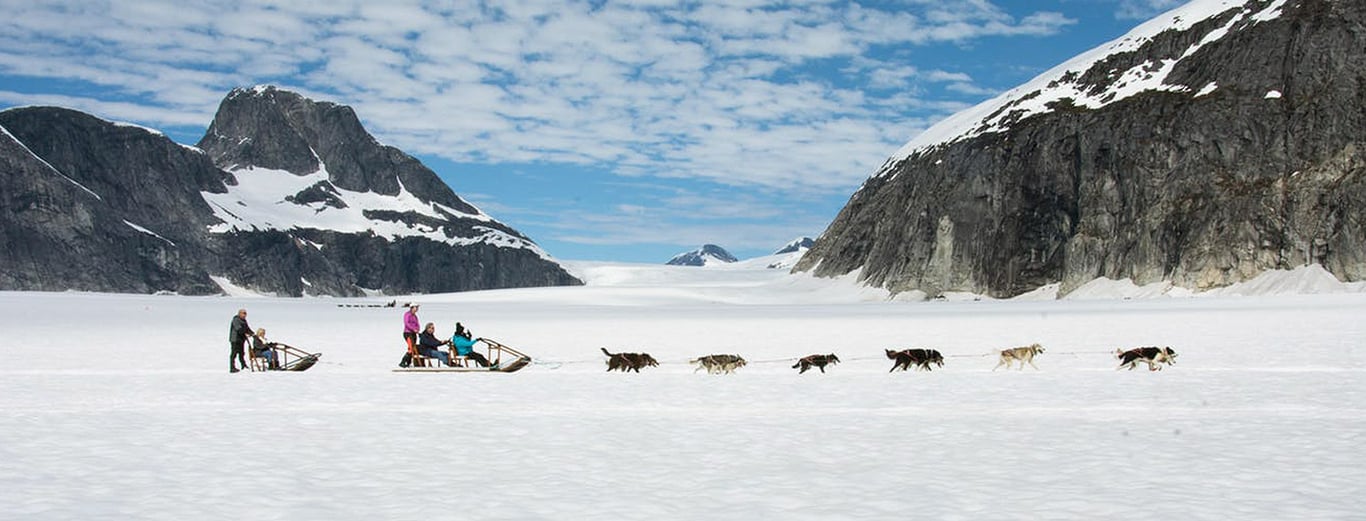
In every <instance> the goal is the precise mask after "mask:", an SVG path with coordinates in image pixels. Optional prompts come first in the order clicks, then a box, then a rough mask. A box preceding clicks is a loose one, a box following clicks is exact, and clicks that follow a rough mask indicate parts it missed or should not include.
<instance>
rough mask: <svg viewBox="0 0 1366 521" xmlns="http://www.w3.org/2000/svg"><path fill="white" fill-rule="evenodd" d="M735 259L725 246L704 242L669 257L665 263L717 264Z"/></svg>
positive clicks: (670, 264) (727, 262)
mask: <svg viewBox="0 0 1366 521" xmlns="http://www.w3.org/2000/svg"><path fill="white" fill-rule="evenodd" d="M736 260H737V259H736V258H735V256H734V255H731V254H730V252H728V251H726V249H725V248H722V247H720V246H717V245H715V244H704V245H702V247H701V248H698V249H696V250H692V251H689V252H683V253H680V254H678V255H675V256H674V258H672V259H669V262H666V263H665V264H667V265H669V266H701V267H706V266H719V265H723V264H730V263H732V262H735V261H736Z"/></svg>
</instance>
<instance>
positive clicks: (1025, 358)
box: [991, 344, 1043, 371]
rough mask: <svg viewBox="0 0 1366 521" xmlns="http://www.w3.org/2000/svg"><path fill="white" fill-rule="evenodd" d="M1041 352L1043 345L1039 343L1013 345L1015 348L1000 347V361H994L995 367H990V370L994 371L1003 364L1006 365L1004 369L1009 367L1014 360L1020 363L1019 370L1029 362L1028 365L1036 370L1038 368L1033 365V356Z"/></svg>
mask: <svg viewBox="0 0 1366 521" xmlns="http://www.w3.org/2000/svg"><path fill="white" fill-rule="evenodd" d="M1042 352H1043V346H1041V345H1039V344H1030V345H1028V346H1025V347H1015V348H1011V349H1002V350H1001V361H1000V362H997V363H996V367H993V368H991V370H992V371H995V370H997V369H1000V368H1001V366H1003V365H1004V366H1006V369H1010V366H1011V365H1012V364H1014V363H1015V362H1019V363H1020V370H1021V371H1023V370H1024V366H1025V364H1029V367H1033V368H1034V369H1035V370H1038V369H1039V366H1037V365H1034V357H1035V356H1038V355H1039V353H1042Z"/></svg>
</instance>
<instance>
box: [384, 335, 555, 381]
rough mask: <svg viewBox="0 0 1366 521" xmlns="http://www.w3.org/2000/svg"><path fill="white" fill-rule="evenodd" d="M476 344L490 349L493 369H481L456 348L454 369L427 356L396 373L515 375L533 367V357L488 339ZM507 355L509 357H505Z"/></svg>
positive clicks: (489, 356) (452, 354)
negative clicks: (525, 368) (524, 368)
mask: <svg viewBox="0 0 1366 521" xmlns="http://www.w3.org/2000/svg"><path fill="white" fill-rule="evenodd" d="M474 342H475V344H478V343H480V342H482V343H483V344H484V345H485V346H486V347H487V349H488V355H487V356H486V358H488V360H489V364H490V365H491V366H492V367H479V364H477V363H475V362H474V360H470V359H469V357H464V356H458V355H456V354H455V348H454V347H452V348H451V350H450V352H449V353H450V357H451V363H452V364H454V365H455V366H454V367H441V366H440V365H438V364H440V362H439V361H437V360H436V359H433V358H428V357H425V356H416V357H413V365H412V366H411V367H399V368H396V369H394V372H395V373H515V372H517V371H519V370H521V369H522V368H523V367H526V366H528V365H531V357H530V356H527V355H526V354H525V353H522V352H521V351H518V350H516V349H513V348H511V347H508V346H506V345H503V344H501V343H498V342H497V341H495V340H491V339H488V338H482V337H481V338H477V339H475V340H474ZM504 355H507V356H504Z"/></svg>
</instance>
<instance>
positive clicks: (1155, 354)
mask: <svg viewBox="0 0 1366 521" xmlns="http://www.w3.org/2000/svg"><path fill="white" fill-rule="evenodd" d="M1115 357H1116V358H1118V359H1119V367H1116V368H1115V370H1116V371H1118V370H1120V369H1123V368H1125V367H1128V368H1129V370H1130V371H1133V370H1134V368H1135V367H1138V364H1139V362H1142V363H1145V364H1148V370H1149V371H1161V370H1162V364H1167V365H1175V364H1176V350H1174V349H1172V348H1170V347H1135V348H1133V349H1130V350H1128V351H1124V350H1122V349H1116V350H1115Z"/></svg>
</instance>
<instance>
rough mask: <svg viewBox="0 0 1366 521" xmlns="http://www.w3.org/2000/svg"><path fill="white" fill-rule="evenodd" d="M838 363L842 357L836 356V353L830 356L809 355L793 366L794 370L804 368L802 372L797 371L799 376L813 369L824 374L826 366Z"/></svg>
mask: <svg viewBox="0 0 1366 521" xmlns="http://www.w3.org/2000/svg"><path fill="white" fill-rule="evenodd" d="M838 363H840V357H838V356H835V353H830V354H828V355H807V356H803V357H802V358H801V359H800V360H797V365H794V366H792V368H793V369H796V368H798V367H800V368H802V370H800V371H797V374H802V373H805V372H806V371H807V370H808V369H811V368H812V367H815V368H816V369H820V370H821V372H822V373H824V372H825V366H826V365H828V364H838Z"/></svg>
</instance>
